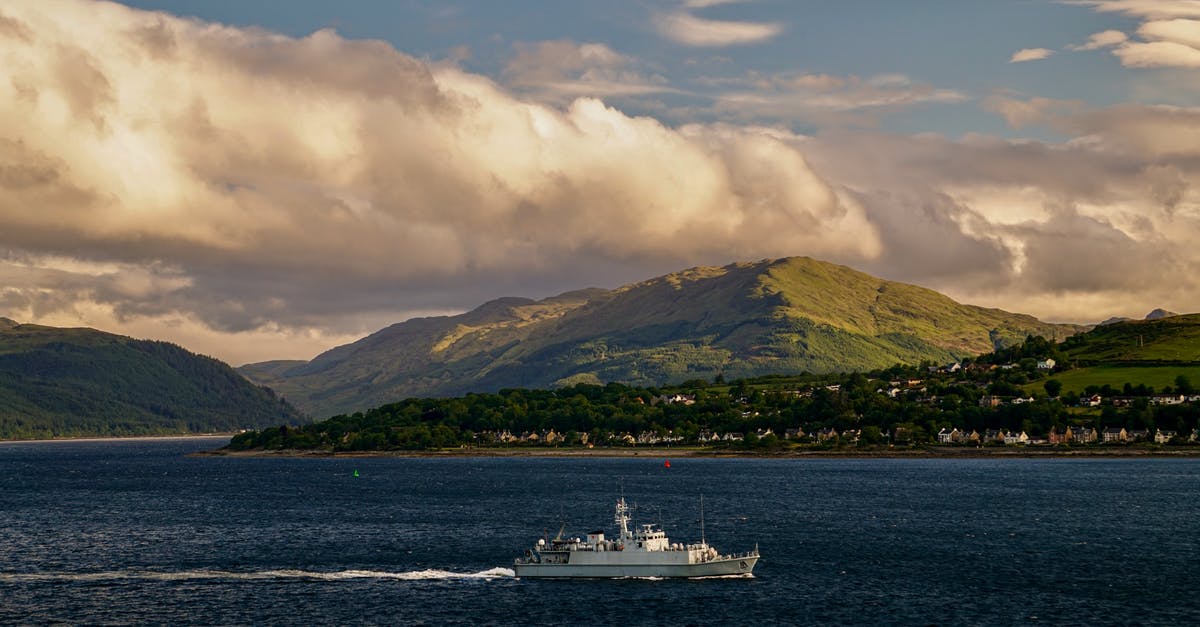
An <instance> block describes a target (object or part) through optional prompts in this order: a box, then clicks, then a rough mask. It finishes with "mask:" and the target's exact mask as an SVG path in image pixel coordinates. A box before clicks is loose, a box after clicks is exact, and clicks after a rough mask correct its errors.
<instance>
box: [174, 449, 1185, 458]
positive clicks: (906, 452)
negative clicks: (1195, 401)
mask: <svg viewBox="0 0 1200 627" xmlns="http://www.w3.org/2000/svg"><path fill="white" fill-rule="evenodd" d="M189 457H242V458H272V457H274V458H292V459H304V458H323V459H369V458H412V459H415V458H470V457H479V458H483V457H489V458H530V457H546V458H634V457H638V458H648V459H655V460H659V459H666V460H669V459H672V458H681V459H682V458H693V459H891V458H895V459H904V458H911V459H993V458H1015V459H1030V458H1047V459H1049V458H1064V459H1070V458H1082V457H1089V458H1139V459H1142V458H1166V459H1172V458H1188V457H1200V447H1188V448H1172V449H1157V450H1151V449H1128V448H1127V449H1066V450H1061V449H1060V450H1037V449H1033V450H1030V449H1002V448H979V449H970V448H967V449H953V448H946V449H942V448H937V447H930V448H923V449H891V450H888V449H879V450H862V451H856V450H827V451H775V452H769V451H762V452H758V451H729V450H709V449H688V448H645V449H607V448H606V449H567V448H561V449H556V448H549V449H536V448H529V449H515V448H510V449H490V448H468V449H451V450H439V451H342V452H334V451H308V450H295V449H282V450H272V451H261V450H255V451H227V450H224V449H217V450H213V451H201V452H197V453H190V454H189Z"/></svg>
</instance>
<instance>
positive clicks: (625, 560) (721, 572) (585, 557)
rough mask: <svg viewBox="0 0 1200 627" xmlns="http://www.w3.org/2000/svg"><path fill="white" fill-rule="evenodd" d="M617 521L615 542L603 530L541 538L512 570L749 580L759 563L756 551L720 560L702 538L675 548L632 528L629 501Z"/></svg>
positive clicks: (647, 528)
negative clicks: (573, 536)
mask: <svg viewBox="0 0 1200 627" xmlns="http://www.w3.org/2000/svg"><path fill="white" fill-rule="evenodd" d="M613 522H614V523H615V524H616V526H617V529H618V532H617V533H618V535H617V538H616V539H613V540H609V539H608V538H606V537H605V535H604V531H602V530H599V531H592V532H590V533H588V534H587V537H586V538H562V537H561V534H560V537H557V538H554V539H552V540H550V541H549V542H547V541H546V539H545V538H543V539H539V540H538V541H537V544H536V545H535V546H534V547H533V548H532V549H530V550H528V551H526V552H525V556H524V557H521V558H517V560H516V561H515V562H514V564H513V569H514V570H515V571H516V574H517V576H518V577H720V576H729V575H746V576H749V575H750V574H751V572H752V571H753V570H754V565H755V564H756V563H758V558H759V555H758V547H757V546H755V548H754V550H753V551H748V552H745V553H738V554H728V555H722V554H721V553H720V552H718V551H717V550H716V549H715V548H713V547H711V546H709V545H708V543H707V542H706V541H705V540H704V539H703V533H702V534H701V540H700V542H698V543H693V544H681V543H672V542H671V541H670V539H668V538H667V534H666V533H665V532H664V531H663V530H662V529H656V528H655V526H654V525H653V524H643V525H639V526H635V527H634V528H633V529H630V525H631V522H632V520H631V518H630V516H629V506H628V505H627V504H626V503H625V498H624V497H622V498H620V499H618V500H617V505H616V513H615V514H614V515H613Z"/></svg>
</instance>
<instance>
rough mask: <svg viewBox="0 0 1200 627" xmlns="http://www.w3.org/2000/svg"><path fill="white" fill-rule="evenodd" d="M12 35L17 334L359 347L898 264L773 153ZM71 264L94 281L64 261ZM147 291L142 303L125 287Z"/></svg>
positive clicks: (416, 76) (214, 29)
mask: <svg viewBox="0 0 1200 627" xmlns="http://www.w3.org/2000/svg"><path fill="white" fill-rule="evenodd" d="M2 11H3V24H4V28H3V34H0V59H2V60H3V65H4V67H5V68H6V73H5V76H4V80H3V81H0V186H3V190H2V193H0V247H2V248H3V249H4V251H6V254H7V255H8V257H7V258H6V259H5V260H0V264H3V266H4V268H5V270H6V275H8V276H7V279H6V282H5V285H4V300H3V302H4V303H5V305H6V306H7V311H6V312H5V313H7V314H8V315H9V316H10V317H14V318H18V319H28V318H34V319H38V320H43V321H49V320H62V319H63V318H69V317H71V316H75V317H77V318H79V319H83V320H101V319H100V318H97V316H98V315H99V314H97V313H96V312H103V315H104V316H106V317H105V318H103V320H108V321H115V322H118V323H121V324H125V325H127V326H128V325H131V324H132V322H131V321H133V320H135V319H139V317H140V318H143V319H149V318H154V319H159V320H168V319H175V320H177V321H178V324H181V325H192V327H191V328H196V329H212V330H214V331H216V332H219V333H230V334H246V333H254V332H259V331H263V330H268V331H269V330H272V329H283V330H285V332H287V333H309V332H310V331H312V330H323V332H325V333H328V334H331V335H333V336H339V337H340V334H346V333H351V332H362V331H365V330H370V328H369V327H367V328H364V327H365V326H367V325H370V324H381V323H382V322H390V321H394V320H396V319H398V318H401V317H403V316H404V314H411V313H415V312H422V311H430V310H445V309H454V308H461V307H468V306H472V305H474V304H477V303H478V302H479V301H480V300H482V299H483V298H487V297H492V296H496V295H500V294H509V293H518V294H519V293H529V292H543V293H544V292H545V291H546V290H547V289H548V288H547V287H546V286H547V285H550V286H555V287H562V288H568V287H578V286H580V285H587V284H595V283H600V282H603V283H606V284H611V283H612V282H613V279H612V278H611V277H612V276H614V275H616V276H620V277H622V278H623V279H633V278H642V277H644V276H645V275H646V273H647V271H648V269H649V268H654V271H661V270H667V269H672V268H675V267H679V266H681V265H684V264H689V263H694V262H701V261H703V262H724V261H727V260H730V259H741V258H758V257H764V256H777V255H788V254H794V253H796V252H807V253H809V254H813V255H816V256H822V257H833V258H839V259H842V260H847V261H849V260H853V259H859V258H870V257H872V256H874V255H876V254H877V253H878V250H879V241H878V238H877V237H876V235H875V231H874V227H873V226H872V225H871V224H870V223H868V221H867V220H866V218H865V216H864V214H863V212H862V209H861V208H860V207H859V206H857V205H856V204H855V203H854V201H853V200H852V199H848V198H846V197H843V196H842V194H841V193H840V191H839V190H838V189H837V188H836V187H834V186H831V185H829V184H828V183H826V182H824V181H822V180H821V179H819V178H818V177H816V176H815V175H814V174H813V173H812V172H811V171H810V170H809V168H808V166H807V164H806V162H805V159H804V157H803V155H802V153H801V152H800V151H799V150H798V149H797V148H796V147H795V146H793V145H791V144H790V143H789V142H788V141H786V140H785V139H781V138H780V137H778V136H776V135H775V134H774V133H773V132H771V131H768V130H764V129H756V128H736V127H724V126H693V127H687V128H683V129H672V128H669V127H666V126H664V125H663V124H661V123H659V122H658V121H656V120H653V119H649V118H634V117H630V116H628V115H625V114H623V113H621V112H620V111H617V110H615V109H613V108H611V107H608V106H606V105H605V104H604V103H602V102H600V101H599V100H594V99H588V98H582V99H577V100H574V101H572V102H570V103H568V104H566V105H565V106H564V107H563V108H555V107H548V106H544V105H541V104H536V103H532V102H529V101H524V100H521V99H519V98H517V97H514V96H513V95H512V94H511V93H509V92H507V91H505V89H503V88H501V87H499V86H498V85H497V84H495V83H493V82H492V81H490V80H488V79H486V78H484V77H481V76H478V75H473V74H469V73H466V72H463V71H461V70H460V69H458V68H456V67H454V66H452V65H438V64H430V63H427V62H423V61H419V60H416V59H414V58H412V57H409V56H406V55H404V54H401V53H399V52H397V51H396V50H394V49H393V48H391V47H390V46H389V45H386V44H384V43H381V42H375V41H350V40H345V39H343V38H341V37H339V36H338V35H336V34H335V33H333V32H330V31H320V32H317V33H314V34H312V35H310V36H308V37H303V38H299V39H295V38H289V37H284V36H280V35H276V34H272V33H268V32H262V31H257V30H252V29H250V30H248V29H237V28H229V27H223V26H219V25H214V24H208V23H202V22H198V21H193V20H183V19H176V18H173V17H170V16H166V15H163V14H155V13H145V12H140V11H135V10H131V9H128V8H125V7H122V6H119V5H114V4H107V3H96V2H74V1H68V0H51V1H48V2H42V1H40V0H39V1H38V2H32V1H30V2H18V3H8V4H6V5H5V7H4V8H3V9H2ZM537 52H538V51H537V50H534V51H533V53H534V54H536V53H537ZM578 54H580V55H581V56H583V57H586V56H588V55H591V56H593V57H599V58H600V59H601V60H602V61H604V60H607V59H609V58H610V56H611V54H612V53H611V51H609V50H607V49H606V48H603V47H600V48H596V49H585V50H581V51H578ZM62 258H68V259H73V260H77V262H78V263H77V264H76V265H77V266H79V267H77V268H75V269H70V268H67V269H62V268H58V269H52V268H50V267H49V266H47V265H46V262H44V261H41V260H46V259H62ZM90 265H94V266H95V267H97V268H107V269H108V270H105V271H98V270H97V271H92V270H88V267H89V266H90ZM128 268H139V273H140V275H142V276H143V280H141V282H140V283H139V285H141V286H142V287H141V288H140V291H137V292H130V291H129V290H128V289H124V290H123V289H120V288H119V285H117V284H116V283H114V282H115V281H117V280H118V279H120V278H122V277H124V276H125V275H127V274H128V272H127V271H126V269H128ZM41 270H45V271H46V272H42V271H41ZM51 270H53V271H51ZM480 286H485V287H480ZM55 316H58V317H55ZM385 318H386V320H385ZM96 324H97V325H98V326H99V325H102V324H103V322H97V323H96ZM122 328H125V327H122ZM214 352H216V351H214Z"/></svg>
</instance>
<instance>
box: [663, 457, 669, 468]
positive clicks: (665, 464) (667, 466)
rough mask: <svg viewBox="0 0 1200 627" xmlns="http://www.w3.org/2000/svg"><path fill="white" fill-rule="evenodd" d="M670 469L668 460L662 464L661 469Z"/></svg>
mask: <svg viewBox="0 0 1200 627" xmlns="http://www.w3.org/2000/svg"><path fill="white" fill-rule="evenodd" d="M670 467H671V460H669V459H668V460H667V461H665V462H663V468H670Z"/></svg>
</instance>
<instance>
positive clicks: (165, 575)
mask: <svg viewBox="0 0 1200 627" xmlns="http://www.w3.org/2000/svg"><path fill="white" fill-rule="evenodd" d="M514 576H516V574H515V573H514V572H513V571H512V569H510V568H490V569H488V570H483V571H479V572H476V573H460V572H453V571H449V570H438V569H425V570H411V571H404V572H389V571H378V570H341V571H332V572H321V571H310V570H297V569H279V570H262V571H251V572H239V571H226V570H185V571H151V570H118V571H103V572H93V573H69V572H40V573H0V583H38V582H59V581H62V582H71V581H74V582H97V583H102V582H109V581H192V580H224V581H230V580H245V581H266V580H288V579H291V580H307V581H346V580H356V579H395V580H400V581H437V580H454V579H502V578H511V577H514Z"/></svg>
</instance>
